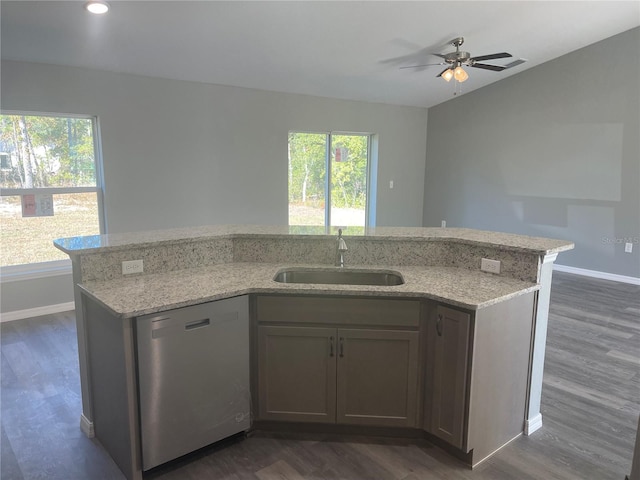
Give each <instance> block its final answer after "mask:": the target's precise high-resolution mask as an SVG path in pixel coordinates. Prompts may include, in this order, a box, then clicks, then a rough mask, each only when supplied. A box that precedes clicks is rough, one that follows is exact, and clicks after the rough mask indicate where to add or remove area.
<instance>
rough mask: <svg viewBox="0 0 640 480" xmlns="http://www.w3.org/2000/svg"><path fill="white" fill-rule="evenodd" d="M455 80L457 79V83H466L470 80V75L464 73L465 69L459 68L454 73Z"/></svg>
mask: <svg viewBox="0 0 640 480" xmlns="http://www.w3.org/2000/svg"><path fill="white" fill-rule="evenodd" d="M453 78H455V79H456V81H457V82H460V83H462V82H464V81H466V80H467V79H468V78H469V75H468V74H467V72H465V71H464V69H463V68H462V67H461V66H459V65H458V66H457V67H456V69H455V70H454V71H453Z"/></svg>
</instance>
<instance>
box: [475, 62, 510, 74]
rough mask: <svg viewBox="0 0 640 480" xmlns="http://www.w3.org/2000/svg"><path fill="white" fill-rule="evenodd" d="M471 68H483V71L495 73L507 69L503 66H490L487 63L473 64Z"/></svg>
mask: <svg viewBox="0 0 640 480" xmlns="http://www.w3.org/2000/svg"><path fill="white" fill-rule="evenodd" d="M469 66H470V67H474V68H482V69H483V70H493V71H494V72H501V71H502V70H504V69H506V68H507V67H503V66H501V65H489V64H487V63H472V64H471V65H469Z"/></svg>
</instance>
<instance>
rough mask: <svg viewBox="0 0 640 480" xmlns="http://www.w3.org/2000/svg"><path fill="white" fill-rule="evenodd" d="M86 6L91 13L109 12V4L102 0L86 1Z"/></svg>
mask: <svg viewBox="0 0 640 480" xmlns="http://www.w3.org/2000/svg"><path fill="white" fill-rule="evenodd" d="M84 8H86V9H87V10H88V11H89V12H91V13H95V14H96V15H102V14H103V13H107V12H108V11H109V4H108V3H107V2H102V1H100V0H92V1H91V2H87V3H85V4H84Z"/></svg>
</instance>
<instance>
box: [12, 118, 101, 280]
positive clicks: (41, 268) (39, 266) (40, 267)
mask: <svg viewBox="0 0 640 480" xmlns="http://www.w3.org/2000/svg"><path fill="white" fill-rule="evenodd" d="M0 114H2V115H25V116H39V117H62V118H80V119H85V120H91V124H92V129H93V131H92V135H93V150H94V157H93V158H94V162H95V172H96V185H95V187H51V188H2V189H0V196H3V197H4V196H7V197H8V196H16V195H18V196H19V195H29V194H34V193H45V194H53V195H56V194H58V195H59V194H68V193H87V192H95V193H96V198H97V202H98V226H99V228H100V234H103V233H105V232H106V218H105V214H104V201H103V200H104V182H103V178H104V175H103V167H102V165H103V164H102V144H101V141H100V122H99V119H98V117H97V116H95V115H78V114H73V113H51V112H31V111H26V110H0ZM53 240H54V239H51V241H53ZM67 274H71V260H70V259H64V260H52V261H48V262H36V263H25V264H21V265H7V266H2V268H0V283H5V282H17V281H22V280H33V279H37V278H46V277H54V276H58V275H67Z"/></svg>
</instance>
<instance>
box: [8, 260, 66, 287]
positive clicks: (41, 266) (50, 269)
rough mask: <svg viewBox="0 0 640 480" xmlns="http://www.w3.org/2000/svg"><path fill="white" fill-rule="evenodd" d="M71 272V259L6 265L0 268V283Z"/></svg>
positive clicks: (56, 275)
mask: <svg viewBox="0 0 640 480" xmlns="http://www.w3.org/2000/svg"><path fill="white" fill-rule="evenodd" d="M70 274H71V260H54V261H52V262H41V263H29V264H25V265H8V266H6V267H2V268H1V269H0V283H6V282H20V281H22V280H34V279H38V278H46V277H58V276H61V275H70Z"/></svg>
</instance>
